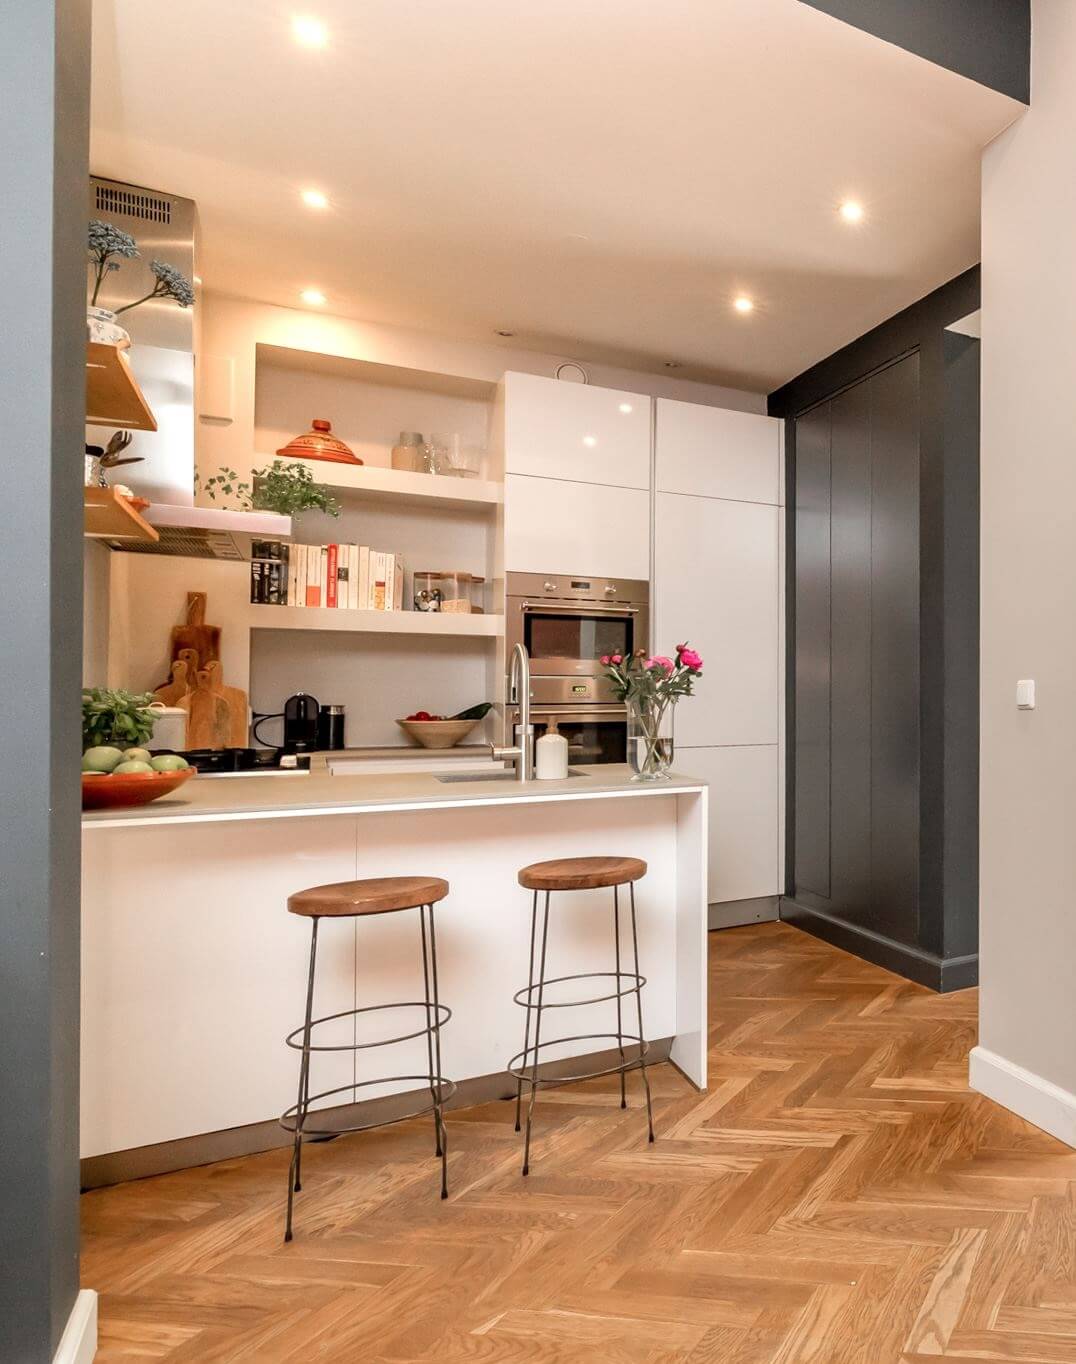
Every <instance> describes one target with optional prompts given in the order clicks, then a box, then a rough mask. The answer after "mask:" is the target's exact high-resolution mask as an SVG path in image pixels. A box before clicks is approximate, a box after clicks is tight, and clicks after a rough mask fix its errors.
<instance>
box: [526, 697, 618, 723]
mask: <svg viewBox="0 0 1076 1364" xmlns="http://www.w3.org/2000/svg"><path fill="white" fill-rule="evenodd" d="M510 704H515V703H514V702H513V703H510ZM627 715H628V712H627V707H625V706H589V705H587V704H586V703H585V702H583V703H582V704H580V705H578V706H535V705H533V704H532V705H531V720H532V722H533V721H534V720H538V721H541V720H542V719H543V718H544V717H545V716H555V717H556V718H557V719H558V720H579V721H581V722H582V723H583V724H587V723H588V722H589V721H591V720H626V719H627Z"/></svg>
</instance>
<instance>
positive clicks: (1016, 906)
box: [972, 0, 1076, 1145]
mask: <svg viewBox="0 0 1076 1364" xmlns="http://www.w3.org/2000/svg"><path fill="white" fill-rule="evenodd" d="M1032 19H1033V27H1032V75H1033V80H1032V104H1031V109H1030V111H1029V112H1028V113H1027V114H1026V115H1025V116H1024V117H1023V118H1021V119H1020V121H1019V122H1018V123H1016V124H1014V125H1013V127H1011V128H1010V129H1009V130H1008V131H1007V132H1006V133H1004V134H1003V135H1002V136H1001V137H1000V138H998V140H997V141H996V142H994V143H993V144H992V145H991V146H990V147H989V148H988V149H987V152H986V154H985V157H984V160H983V215H982V232H983V309H982V328H983V332H982V334H983V346H982V361H983V368H982V394H983V397H982V418H983V421H982V741H981V742H982V776H981V804H982V809H981V839H980V845H981V852H980V874H981V930H980V937H981V946H980V959H981V980H982V995H981V1005H980V1014H981V1017H980V1022H981V1027H980V1047H979V1048H978V1049H977V1050H976V1052H975V1053H973V1057H972V1081H973V1084H974V1085H975V1086H976V1088H979V1089H981V1090H983V1091H984V1092H986V1093H988V1094H990V1095H991V1097H993V1098H996V1099H998V1100H999V1101H1001V1102H1002V1103H1005V1104H1006V1105H1007V1106H1008V1107H1010V1108H1013V1109H1015V1110H1016V1111H1017V1112H1019V1113H1021V1114H1022V1115H1023V1116H1024V1117H1027V1118H1028V1119H1030V1120H1031V1121H1032V1122H1035V1123H1037V1124H1038V1125H1039V1126H1042V1127H1045V1128H1047V1129H1048V1130H1051V1131H1053V1132H1054V1133H1055V1135H1057V1136H1060V1137H1062V1138H1064V1139H1065V1140H1067V1141H1068V1142H1069V1143H1070V1144H1073V1145H1076V988H1074V985H1073V979H1074V976H1076V909H1074V907H1073V903H1072V893H1073V892H1072V887H1073V881H1074V877H1076V855H1074V852H1073V849H1074V846H1076V837H1074V830H1076V762H1074V760H1073V759H1074V754H1076V552H1074V549H1073V543H1072V540H1073V537H1072V526H1073V504H1074V500H1076V459H1074V457H1073V435H1072V412H1071V407H1072V402H1071V393H1072V385H1073V381H1074V378H1076V246H1074V243H1076V192H1074V186H1076V179H1074V176H1073V148H1074V147H1076V82H1074V81H1073V72H1074V71H1076V5H1074V4H1073V3H1072V0H1035V3H1034V5H1033V14H1032ZM1032 677H1033V678H1035V680H1036V682H1037V685H1038V707H1037V709H1035V710H1034V711H1018V710H1017V709H1016V704H1015V701H1016V697H1015V693H1016V682H1017V679H1018V678H1032Z"/></svg>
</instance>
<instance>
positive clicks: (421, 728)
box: [396, 720, 479, 748]
mask: <svg viewBox="0 0 1076 1364" xmlns="http://www.w3.org/2000/svg"><path fill="white" fill-rule="evenodd" d="M396 723H397V724H398V725H399V726H400V728H401V729H402V730H403V732H404V733H405V734H406V735H408V737H409V738H412V739H415V740H416V741H417V742H418V743H420V744H421V745H422V747H423V748H455V746H456V745H457V744H458V743H462V742H463V740H464V739H466V737H467V735H468V734H470V732H471V730H472V729H474V727H475V725H477V724H478V723H479V721H478V720H397V721H396Z"/></svg>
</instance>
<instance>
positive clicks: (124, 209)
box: [94, 184, 172, 225]
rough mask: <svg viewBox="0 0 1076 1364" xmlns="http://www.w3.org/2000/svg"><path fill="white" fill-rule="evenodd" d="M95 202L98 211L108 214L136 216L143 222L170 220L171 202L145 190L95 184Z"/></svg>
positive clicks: (165, 221) (167, 221)
mask: <svg viewBox="0 0 1076 1364" xmlns="http://www.w3.org/2000/svg"><path fill="white" fill-rule="evenodd" d="M94 189H95V190H96V199H95V203H96V206H97V212H98V213H107V214H109V215H113V214H117V213H119V214H122V215H123V216H124V217H127V218H137V219H139V221H140V222H143V223H163V224H165V225H167V224H169V223H171V221H172V203H171V200H169V199H162V198H161V197H160V195H157V194H150V193H148V192H147V191H145V190H137V189H120V188H118V187H117V186H115V185H102V184H97V185H95V186H94Z"/></svg>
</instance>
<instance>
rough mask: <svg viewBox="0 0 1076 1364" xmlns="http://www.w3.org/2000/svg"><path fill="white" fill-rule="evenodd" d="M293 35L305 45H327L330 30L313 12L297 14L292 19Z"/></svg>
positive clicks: (298, 41)
mask: <svg viewBox="0 0 1076 1364" xmlns="http://www.w3.org/2000/svg"><path fill="white" fill-rule="evenodd" d="M291 36H292V37H293V38H294V39H295V41H296V42H297V43H299V44H301V45H302V46H303V47H326V46H328V42H329V30H328V29H327V28H326V27H325V25H324V24H323V23H322V22H321V20H320V19H315V18H314V16H313V15H312V14H296V15H295V16H294V17H293V18H292V21H291Z"/></svg>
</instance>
